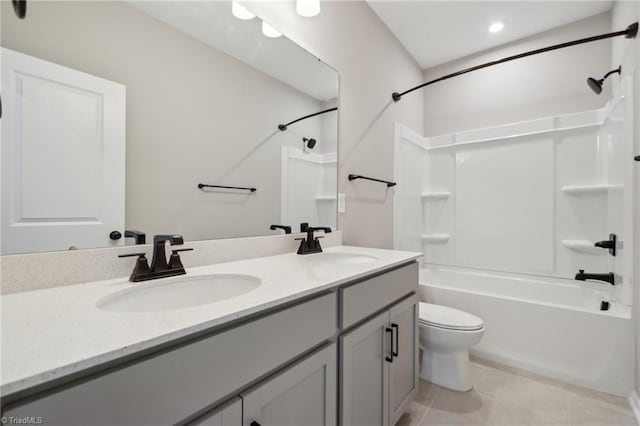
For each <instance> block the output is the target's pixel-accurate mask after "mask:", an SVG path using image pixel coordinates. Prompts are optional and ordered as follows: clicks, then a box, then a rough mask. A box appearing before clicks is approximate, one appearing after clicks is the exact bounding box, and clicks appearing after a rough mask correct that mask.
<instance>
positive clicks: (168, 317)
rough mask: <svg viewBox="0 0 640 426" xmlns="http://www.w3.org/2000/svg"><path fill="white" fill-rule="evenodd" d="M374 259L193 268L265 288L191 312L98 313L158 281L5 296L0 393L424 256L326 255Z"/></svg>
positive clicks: (279, 260) (268, 260)
mask: <svg viewBox="0 0 640 426" xmlns="http://www.w3.org/2000/svg"><path fill="white" fill-rule="evenodd" d="M340 252H342V253H357V254H369V255H372V256H375V257H376V259H375V260H373V261H371V262H367V263H361V264H350V265H336V264H329V263H326V262H313V261H310V259H311V258H312V257H314V256H321V255H322V254H313V255H306V256H299V255H296V254H294V253H290V254H282V255H277V256H269V257H261V258H254V259H247V260H240V261H235V262H229V263H219V264H214V265H209V266H201V267H197V268H190V269H188V270H187V275H186V276H187V277H188V276H195V275H208V274H248V275H253V276H255V277H257V278H259V279H260V280H262V284H261V285H260V286H259V287H258V288H256V289H254V290H252V291H250V292H248V293H245V294H242V295H240V296H237V297H234V298H231V299H226V300H223V301H220V302H215V303H210V304H206V305H200V306H195V307H189V308H181V309H174V310H167V311H159V312H141V313H138V312H135V313H134V312H127V313H117V312H112V311H107V310H103V309H100V308H98V307H97V306H96V303H97V302H98V300H100V299H101V298H103V297H105V296H108V295H111V294H114V293H116V292H118V291H121V290H124V289H129V288H132V287H137V288H141V286H154V285H157V284H158V282H159V280H153V281H147V282H145V283H131V282H129V281H128V280H127V279H126V278H121V279H114V280H108V281H99V282H93V283H85V284H77V285H69V286H63V287H56V288H49V289H44V290H35V291H27V292H22V293H15V294H9V295H5V296H3V297H2V322H1V323H0V328H1V330H2V371H1V372H2V374H1V383H2V384H1V387H0V392H1V393H2V394H3V395H9V394H12V393H15V392H18V391H22V390H26V389H28V388H30V387H33V386H37V385H41V384H43V383H47V382H49V381H51V380H54V379H58V378H61V377H64V376H67V375H69V374H72V373H76V372H78V371H82V370H85V369H88V368H92V367H96V366H99V365H100V364H103V363H106V362H110V361H113V360H116V359H118V358H121V357H125V356H129V355H131V354H135V353H136V352H139V351H141V350H145V349H149V348H152V347H154V346H157V345H160V344H163V343H166V342H170V341H172V340H176V339H179V338H182V337H185V336H188V335H190V334H193V333H197V332H201V331H204V330H207V329H210V328H212V327H216V326H219V325H221V324H224V323H226V322H229V321H233V320H236V319H239V318H242V317H245V316H247V315H251V314H254V313H256V312H260V311H262V310H265V309H269V308H273V307H275V306H279V305H282V304H284V303H287V302H291V301H293V300H296V299H298V298H301V297H304V296H308V295H311V294H314V293H317V292H320V291H322V290H326V289H330V288H333V287H336V286H338V285H340V284H344V283H345V282H348V281H352V280H354V279H358V278H360V277H363V276H366V275H368V274H371V273H374V272H377V271H381V270H384V269H388V268H390V267H393V266H396V265H400V264H403V263H406V262H409V261H411V260H414V259H417V258H418V257H420V256H421V255H422V254H421V253H413V252H403V251H395V250H382V249H370V248H362V247H348V246H339V247H332V248H328V249H326V250H325V253H340Z"/></svg>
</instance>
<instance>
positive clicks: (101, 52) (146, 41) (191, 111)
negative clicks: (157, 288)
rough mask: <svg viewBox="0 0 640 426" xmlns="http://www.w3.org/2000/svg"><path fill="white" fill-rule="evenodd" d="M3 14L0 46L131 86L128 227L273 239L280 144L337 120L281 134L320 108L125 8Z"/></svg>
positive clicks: (69, 6)
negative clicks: (287, 124) (237, 189)
mask: <svg viewBox="0 0 640 426" xmlns="http://www.w3.org/2000/svg"><path fill="white" fill-rule="evenodd" d="M10 7H11V5H10V4H7V2H2V37H1V41H2V45H3V46H5V47H8V48H11V49H13V50H16V51H20V52H24V53H27V54H29V55H31V56H34V57H38V58H42V59H44V60H47V61H51V62H54V63H58V64H62V65H65V66H67V67H71V68H74V69H77V70H79V71H83V72H87V73H90V74H93V75H96V76H98V77H101V78H105V79H109V80H112V81H115V82H118V83H121V84H124V85H126V86H127V88H128V93H127V134H126V139H127V152H126V154H127V167H126V178H127V179H126V181H127V187H126V227H127V228H133V229H139V230H141V231H144V232H146V233H147V234H148V235H152V234H156V233H177V234H182V235H184V237H185V239H187V240H189V239H191V240H193V239H209V238H226V237H240V236H253V235H271V234H274V232H273V231H270V230H269V225H270V224H272V223H277V222H279V221H280V149H281V146H282V145H289V146H296V147H300V146H301V139H302V137H303V136H306V137H316V138H317V135H319V134H324V135H327V134H330V133H331V131H330V130H329V127H330V126H334V124H331V123H332V120H336V118H335V117H336V114H327V116H326V118H323V120H325V121H324V122H323V121H322V120H306V121H303V122H300V123H296V125H295V126H292V127H291V128H290V129H289V130H287V131H286V132H278V131H277V130H276V126H277V124H278V123H281V122H284V121H286V120H291V119H294V118H296V117H299V116H301V115H304V114H307V113H310V112H316V111H319V110H320V109H321V108H322V107H323V106H324V103H323V102H320V101H318V100H317V99H315V98H312V97H310V96H307V95H305V94H303V93H302V92H300V91H298V90H295V89H293V88H291V87H289V86H287V85H285V84H284V83H282V82H280V81H278V80H275V79H273V78H271V77H269V76H267V75H266V74H264V73H262V72H260V71H259V70H256V69H254V68H251V67H249V66H247V65H245V64H244V63H242V62H240V61H238V60H236V59H234V58H232V57H230V56H228V55H226V54H224V53H221V52H220V51H217V50H215V49H213V48H212V47H209V46H207V45H205V44H204V43H202V42H200V41H197V40H195V39H194V38H192V37H190V36H188V35H186V34H184V33H182V32H179V31H177V30H175V29H173V28H172V27H170V26H168V25H166V24H164V23H161V22H159V21H157V20H155V19H153V18H151V17H149V16H148V15H146V14H144V13H141V12H140V11H138V10H135V9H133V8H131V7H129V6H126V5H124V4H122V3H118V2H39V3H34V5H33V7H32V8H31V10H30V14H29V19H27V20H24V21H18V20H17V19H15V16H14V15H13V13H10V12H11V10H10ZM268 41H269V40H266V41H265V42H268ZM323 123H324V124H323ZM323 127H325V128H323ZM333 134H335V135H336V136H333V138H331V137H327V138H326V139H327V141H328V142H327V143H326V144H324V143H323V141H322V140H319V145H318V148H319V149H320V150H321V151H320V152H324V151H322V150H324V149H326V148H328V147H330V146H331V145H332V144H331V143H329V141H331V142H333V141H335V139H336V138H337V130H336V129H335V128H334V130H333ZM333 145H334V146H335V143H334V144H333ZM334 150H335V149H334ZM199 182H202V183H210V184H223V185H224V184H227V185H233V186H255V187H257V188H258V190H257V191H256V192H255V193H253V194H244V193H240V194H238V193H233V194H224V193H218V192H205V191H201V190H198V189H197V188H196V185H197V184H198V183H199ZM292 225H293V224H292Z"/></svg>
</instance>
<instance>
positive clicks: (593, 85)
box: [587, 66, 622, 95]
mask: <svg viewBox="0 0 640 426" xmlns="http://www.w3.org/2000/svg"><path fill="white" fill-rule="evenodd" d="M616 73H617V74H622V66H619V67H618V68H616V69H615V70H611V71H609V72H608V73H606V74H605V75H604V77H602V78H601V79H600V80H596V79H595V78H593V77H589V78H587V85H588V86H589V88H590V89H591V90H593V92H594V93H595V94H596V95H599V94H600V93H602V83H604V81H605V80H606V79H607V77H609V76H610V75H611V74H616Z"/></svg>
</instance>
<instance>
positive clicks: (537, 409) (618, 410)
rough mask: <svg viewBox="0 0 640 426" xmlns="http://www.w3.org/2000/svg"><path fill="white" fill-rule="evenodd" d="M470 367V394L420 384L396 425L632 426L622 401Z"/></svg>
mask: <svg viewBox="0 0 640 426" xmlns="http://www.w3.org/2000/svg"><path fill="white" fill-rule="evenodd" d="M471 365H472V372H473V382H474V389H473V390H471V391H469V392H454V391H450V390H448V389H444V388H441V387H440V386H436V385H433V384H431V383H429V382H425V381H422V380H421V381H420V388H419V392H418V395H417V396H416V399H415V401H413V402H412V403H411V405H410V406H409V409H408V411H407V412H406V413H405V414H404V415H403V416H402V417H401V418H400V420H399V421H398V423H397V424H396V426H444V425H455V426H467V425H470V426H475V425H482V426H535V425H543V426H637V423H636V421H635V418H634V416H633V413H632V411H631V408H630V407H629V403H628V402H627V400H625V399H624V398H619V397H616V396H612V395H609V394H602V393H599V392H594V391H590V390H587V389H584V388H579V387H576V386H573V385H569V384H567V383H563V382H559V381H556V380H552V379H547V378H544V377H540V376H537V375H533V374H530V373H527V372H523V371H522V370H516V369H511V368H509V367H504V366H499V365H495V364H491V363H485V362H484V361H479V360H476V361H475V362H472V364H471Z"/></svg>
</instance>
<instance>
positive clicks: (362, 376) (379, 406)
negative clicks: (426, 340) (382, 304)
mask: <svg viewBox="0 0 640 426" xmlns="http://www.w3.org/2000/svg"><path fill="white" fill-rule="evenodd" d="M417 314H418V297H417V296H416V295H415V294H413V295H411V296H409V297H408V298H406V299H404V300H402V301H401V302H399V303H397V304H395V305H393V306H392V307H391V308H390V309H389V310H387V311H384V312H383V313H381V314H379V315H377V316H375V317H374V318H372V319H370V320H368V321H366V322H365V323H364V324H362V325H360V326H358V327H356V328H355V329H353V330H352V331H350V332H348V333H346V334H344V335H343V336H341V337H340V362H341V365H340V373H341V374H340V395H341V398H340V424H341V425H344V426H347V425H349V426H351V425H353V426H357V425H367V426H374V425H379V426H389V425H391V426H393V425H394V424H395V423H396V422H397V421H398V419H399V418H400V416H402V413H403V412H404V410H405V408H406V406H407V404H408V403H409V402H410V401H411V399H413V396H414V395H415V392H416V391H417V385H418V383H417V374H416V373H417V368H418V363H417V361H418V359H417V356H418V355H417V354H418V346H417V344H418V334H417V331H418V330H417V324H416V322H415V321H416V320H417Z"/></svg>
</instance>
